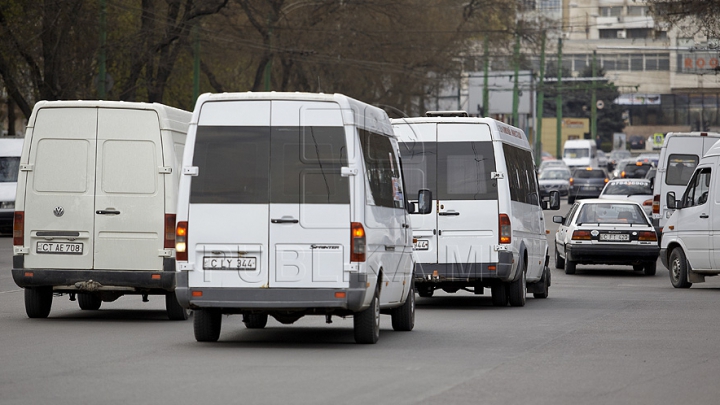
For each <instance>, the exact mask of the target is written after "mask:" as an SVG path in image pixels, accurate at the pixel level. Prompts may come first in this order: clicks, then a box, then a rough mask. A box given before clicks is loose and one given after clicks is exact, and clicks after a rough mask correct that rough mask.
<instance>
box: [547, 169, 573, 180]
mask: <svg viewBox="0 0 720 405" xmlns="http://www.w3.org/2000/svg"><path fill="white" fill-rule="evenodd" d="M569 178H570V172H569V171H567V170H544V171H543V172H542V173H540V180H567V179H569Z"/></svg>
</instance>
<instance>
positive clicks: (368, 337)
mask: <svg viewBox="0 0 720 405" xmlns="http://www.w3.org/2000/svg"><path fill="white" fill-rule="evenodd" d="M353 328H354V332H355V343H363V344H375V343H377V341H378V339H379V338H380V294H379V291H375V295H374V296H373V299H372V301H371V302H370V306H369V307H368V308H367V309H366V310H364V311H362V312H358V313H356V314H355V315H353Z"/></svg>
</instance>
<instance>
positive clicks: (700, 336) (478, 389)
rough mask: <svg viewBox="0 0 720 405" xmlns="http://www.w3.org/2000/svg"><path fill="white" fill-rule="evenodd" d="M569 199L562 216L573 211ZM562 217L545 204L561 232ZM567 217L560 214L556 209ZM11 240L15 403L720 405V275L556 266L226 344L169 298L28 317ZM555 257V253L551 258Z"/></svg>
mask: <svg viewBox="0 0 720 405" xmlns="http://www.w3.org/2000/svg"><path fill="white" fill-rule="evenodd" d="M566 211H567V206H566V205H563V209H562V210H561V211H560V212H559V213H560V214H564V213H565V212H566ZM553 213H554V212H552V211H548V212H547V213H546V216H547V222H548V229H550V230H551V234H550V235H548V236H549V239H550V240H552V237H553V233H554V230H555V229H556V225H555V224H553V223H552V222H551V217H552V215H553ZM555 214H557V213H555ZM11 244H12V239H11V238H10V237H8V236H3V237H0V342H1V343H2V344H1V345H0V404H2V405H9V404H49V403H52V404H53V405H62V404H73V405H76V404H85V403H87V404H97V403H103V404H123V405H126V404H132V403H138V404H146V403H147V404H149V403H152V404H203V405H205V404H234V403H242V404H333V405H336V404H393V405H395V404H438V403H443V404H470V403H484V404H521V403H522V404H529V403H531V404H534V405H537V404H552V405H561V404H568V405H570V404H572V405H577V404H653V405H655V404H685V403H687V404H713V405H714V404H717V403H718V398H719V397H720V384H718V382H717V379H718V376H719V375H720V358H719V357H720V354H719V352H718V347H719V343H720V278H708V282H706V283H704V284H696V285H694V286H693V287H692V288H691V289H690V290H677V289H674V288H673V287H672V286H671V285H670V281H669V279H668V272H667V270H666V269H665V268H664V267H662V265H659V267H658V273H657V275H656V276H653V277H647V276H642V275H639V274H637V273H634V272H633V271H632V269H631V268H630V267H622V266H620V267H609V266H578V273H577V274H576V275H573V276H568V275H565V274H564V272H563V271H562V270H555V269H554V268H552V266H551V268H552V272H553V279H552V282H553V284H552V287H551V288H550V297H549V298H548V299H546V300H540V299H533V298H532V297H529V298H528V302H527V305H526V306H525V307H523V308H511V307H507V308H496V307H493V306H492V305H491V303H490V296H489V291H488V294H487V295H484V296H483V295H481V296H475V295H472V294H470V293H467V292H460V293H457V294H445V293H443V292H436V295H435V296H434V297H433V298H426V299H423V298H418V300H417V317H416V327H415V330H414V331H412V332H394V331H392V328H391V326H390V318H389V317H383V319H382V325H381V327H382V330H381V334H380V341H379V342H378V344H376V345H368V346H365V345H356V344H354V342H353V332H352V319H350V318H348V319H340V318H334V322H333V323H332V324H331V325H326V324H325V322H324V318H322V317H305V318H303V319H301V320H300V321H298V322H297V323H296V324H294V325H291V326H284V325H281V324H279V323H277V322H275V321H274V320H273V319H271V320H270V321H269V323H268V326H267V328H266V329H264V330H248V329H245V328H244V326H243V324H242V322H241V317H240V316H231V317H226V318H224V320H223V331H222V334H221V337H220V342H218V343H212V344H201V343H197V342H195V340H194V338H193V331H192V320H189V321H185V322H173V321H168V320H166V318H165V313H164V300H163V299H161V298H153V297H151V298H150V302H149V303H143V302H141V300H140V298H139V297H135V296H129V297H123V298H120V299H119V300H117V301H115V302H112V303H103V307H102V309H101V310H100V311H80V310H79V309H78V307H77V303H76V302H70V301H68V299H67V296H64V297H56V298H55V302H54V303H53V309H52V312H51V313H50V317H49V318H48V319H28V318H27V317H26V315H25V311H24V306H23V294H22V291H21V290H20V289H19V288H17V287H16V286H15V284H14V283H13V281H12V278H11V276H10V271H9V270H10V267H11V263H12V249H11ZM551 257H552V253H551Z"/></svg>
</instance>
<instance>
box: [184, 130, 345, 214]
mask: <svg viewBox="0 0 720 405" xmlns="http://www.w3.org/2000/svg"><path fill="white" fill-rule="evenodd" d="M193 165H194V166H197V167H198V176H197V177H194V178H193V179H192V183H191V189H190V202H191V203H196V204H263V203H264V204H267V203H286V204H292V203H296V204H299V203H305V204H346V203H349V201H350V195H349V194H350V189H349V185H348V180H347V178H345V177H342V176H340V169H341V167H342V166H346V165H347V147H346V144H345V131H344V129H343V128H342V127H253V126H247V127H238V126H199V127H198V129H197V135H196V140H195V151H194V157H193Z"/></svg>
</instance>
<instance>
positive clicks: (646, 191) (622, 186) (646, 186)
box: [603, 181, 653, 195]
mask: <svg viewBox="0 0 720 405" xmlns="http://www.w3.org/2000/svg"><path fill="white" fill-rule="evenodd" d="M652 193H653V188H652V186H651V185H650V182H647V181H637V182H636V181H633V182H618V183H610V184H608V185H607V187H605V190H604V191H603V194H610V195H652Z"/></svg>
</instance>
